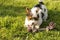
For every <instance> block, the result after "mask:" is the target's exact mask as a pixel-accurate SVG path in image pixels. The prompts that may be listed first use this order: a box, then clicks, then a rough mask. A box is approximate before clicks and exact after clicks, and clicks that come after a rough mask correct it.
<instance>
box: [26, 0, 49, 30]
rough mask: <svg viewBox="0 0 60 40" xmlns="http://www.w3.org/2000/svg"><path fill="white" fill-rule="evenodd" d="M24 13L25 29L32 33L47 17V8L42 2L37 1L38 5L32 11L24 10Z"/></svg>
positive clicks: (41, 0) (40, 0)
mask: <svg viewBox="0 0 60 40" xmlns="http://www.w3.org/2000/svg"><path fill="white" fill-rule="evenodd" d="M26 12H27V13H26V19H25V26H26V27H27V29H28V28H31V30H32V31H34V30H35V29H36V30H38V29H39V27H40V25H41V24H42V22H43V21H46V19H47V17H48V14H47V8H46V6H45V5H44V3H43V0H39V3H38V4H37V5H35V6H34V7H33V8H32V9H29V8H26ZM33 29H34V30H33ZM29 30H30V29H29Z"/></svg>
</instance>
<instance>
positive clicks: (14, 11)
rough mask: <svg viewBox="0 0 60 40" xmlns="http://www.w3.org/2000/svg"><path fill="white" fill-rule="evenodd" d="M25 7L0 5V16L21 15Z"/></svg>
mask: <svg viewBox="0 0 60 40" xmlns="http://www.w3.org/2000/svg"><path fill="white" fill-rule="evenodd" d="M24 11H25V7H15V6H5V5H0V16H2V17H4V16H7V15H8V16H14V17H16V16H23V15H24V14H23V13H24Z"/></svg>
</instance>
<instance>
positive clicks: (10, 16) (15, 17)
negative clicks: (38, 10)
mask: <svg viewBox="0 0 60 40" xmlns="http://www.w3.org/2000/svg"><path fill="white" fill-rule="evenodd" d="M37 3H38V0H0V40H60V0H44V3H45V5H46V6H47V9H48V15H49V17H48V19H47V22H44V23H43V24H42V27H45V26H47V25H48V23H49V22H50V21H53V22H55V23H56V29H54V30H50V31H48V32H46V31H39V32H37V33H30V32H27V30H26V28H25V27H24V20H25V17H26V15H25V14H26V11H25V8H26V7H29V8H32V7H33V6H34V5H35V4H37Z"/></svg>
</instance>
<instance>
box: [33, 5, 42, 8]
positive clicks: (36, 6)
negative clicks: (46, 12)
mask: <svg viewBox="0 0 60 40" xmlns="http://www.w3.org/2000/svg"><path fill="white" fill-rule="evenodd" d="M34 7H39V8H40V9H42V7H41V4H37V5H35V6H34Z"/></svg>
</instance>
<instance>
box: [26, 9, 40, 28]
mask: <svg viewBox="0 0 60 40" xmlns="http://www.w3.org/2000/svg"><path fill="white" fill-rule="evenodd" d="M26 12H27V13H26V19H25V24H26V27H32V28H33V27H35V26H36V25H37V24H38V21H39V18H40V13H41V10H40V8H32V9H31V10H30V9H29V8H26Z"/></svg>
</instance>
